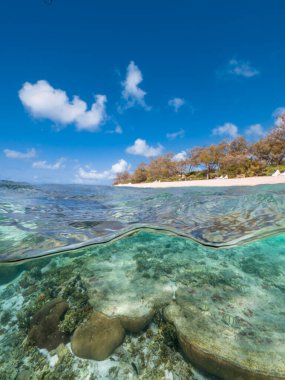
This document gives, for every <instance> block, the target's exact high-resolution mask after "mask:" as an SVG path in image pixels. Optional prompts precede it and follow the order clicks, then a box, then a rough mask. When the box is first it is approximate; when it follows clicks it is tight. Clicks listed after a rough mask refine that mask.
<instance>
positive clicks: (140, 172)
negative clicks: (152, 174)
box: [132, 162, 147, 183]
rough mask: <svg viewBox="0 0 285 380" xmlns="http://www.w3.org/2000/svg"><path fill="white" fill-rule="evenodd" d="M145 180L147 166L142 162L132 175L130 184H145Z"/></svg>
mask: <svg viewBox="0 0 285 380" xmlns="http://www.w3.org/2000/svg"><path fill="white" fill-rule="evenodd" d="M146 180H147V165H146V164H145V163H144V162H142V163H141V164H139V166H138V167H137V168H136V170H135V172H134V174H133V175H132V182H133V183H141V182H145V181H146Z"/></svg>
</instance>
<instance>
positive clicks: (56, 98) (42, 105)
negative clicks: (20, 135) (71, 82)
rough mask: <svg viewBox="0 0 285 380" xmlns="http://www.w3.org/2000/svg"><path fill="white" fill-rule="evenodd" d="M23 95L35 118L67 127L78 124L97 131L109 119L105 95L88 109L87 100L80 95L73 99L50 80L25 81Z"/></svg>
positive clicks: (80, 127)
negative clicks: (52, 84) (53, 85)
mask: <svg viewBox="0 0 285 380" xmlns="http://www.w3.org/2000/svg"><path fill="white" fill-rule="evenodd" d="M19 97H20V100H21V102H22V104H23V105H24V107H25V108H26V109H27V110H28V112H29V113H30V114H31V115H32V116H33V117H35V118H40V119H48V120H51V121H53V122H54V123H57V124H60V125H63V126H64V125H67V124H71V123H74V124H75V125H76V128H77V129H78V130H86V131H91V132H94V131H97V130H98V129H99V127H100V125H101V124H103V123H104V121H105V120H106V112H105V105H106V101H107V98H106V96H105V95H96V96H95V102H94V103H93V104H92V106H91V109H90V110H88V109H87V108H88V107H87V104H86V102H84V101H83V100H81V99H80V98H79V97H78V96H74V97H73V99H69V98H68V96H67V94H66V92H65V91H63V90H61V89H55V88H53V87H52V86H51V85H50V84H49V83H48V82H47V81H46V80H39V81H38V82H36V83H34V84H32V83H29V82H26V83H24V85H23V87H22V88H21V89H20V91H19Z"/></svg>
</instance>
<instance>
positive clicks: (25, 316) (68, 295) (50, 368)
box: [0, 230, 285, 379]
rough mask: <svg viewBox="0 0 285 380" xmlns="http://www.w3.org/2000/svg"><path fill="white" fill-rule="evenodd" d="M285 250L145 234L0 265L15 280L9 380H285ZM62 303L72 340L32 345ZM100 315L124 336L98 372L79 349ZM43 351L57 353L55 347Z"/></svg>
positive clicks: (2, 357) (5, 346)
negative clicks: (78, 333)
mask: <svg viewBox="0 0 285 380" xmlns="http://www.w3.org/2000/svg"><path fill="white" fill-rule="evenodd" d="M284 246H285V235H278V236H274V237H270V238H265V239H261V240H257V241H254V242H251V243H248V244H245V245H242V246H239V247H232V248H220V249H217V248H210V247H205V246H203V245H201V244H199V243H196V242H193V241H192V240H190V239H186V238H182V237H177V236H175V235H173V234H169V233H162V232H160V233H158V232H156V231H152V230H142V231H140V232H137V233H134V234H133V235H132V236H128V237H125V238H122V239H118V240H116V241H114V242H112V243H106V244H101V245H95V246H90V247H87V248H83V249H81V250H75V251H71V252H68V253H65V254H60V255H57V256H53V257H49V258H41V259H32V260H29V261H26V262H23V263H21V264H18V265H16V264H2V270H4V271H5V272H6V275H7V276H8V273H9V272H10V275H11V276H16V277H15V278H14V279H12V278H10V280H12V281H11V282H9V283H6V284H5V285H4V284H3V285H2V286H1V287H0V300H1V301H0V302H1V303H0V310H1V314H0V320H1V336H0V364H1V365H0V368H1V370H0V378H1V379H2V378H3V379H6V378H7V379H8V378H16V376H17V373H18V374H21V373H23V371H29V372H28V373H29V374H32V375H33V376H34V377H31V378H35V379H53V378H54V379H55V378H59V376H64V377H62V378H70V379H81V378H82V379H85V378H88V376H89V375H90V374H91V373H93V374H94V376H95V377H94V378H114V379H115V378H122V379H124V378H141V379H149V378H158V379H159V378H161V379H164V378H175V379H186V378H193V379H195V378H196V376H197V374H196V372H195V369H194V368H195V367H198V368H200V369H204V370H206V371H210V372H211V373H214V374H216V375H219V376H220V377H221V378H225V379H235V378H244V379H251V378H252V379H262V378H264V379H275V378H276V379H277V378H285V365H284V363H285V339H284V335H285V327H284V326H285V324H284V321H285V313H284V310H285V254H284V253H285V252H284ZM15 268H17V269H15ZM54 299H57V300H64V301H65V302H66V304H67V305H68V310H67V311H66V312H65V314H64V315H63V316H62V318H61V320H60V322H59V325H60V331H61V332H62V333H64V336H63V337H62V338H60V339H59V340H57V341H56V344H55V346H54V347H53V346H49V350H46V349H45V348H44V347H40V348H41V350H38V349H37V348H36V344H37V343H38V341H37V342H36V343H34V344H31V342H29V339H28V338H27V337H30V338H31V336H32V335H31V331H32V329H33V327H34V326H33V316H34V315H35V314H36V313H37V312H38V311H39V310H41V309H42V308H43V306H44V305H47V304H48V303H49V302H50V301H51V300H54ZM94 310H95V311H97V312H101V313H103V314H105V315H107V316H109V317H112V318H115V319H118V320H119V321H120V323H121V324H122V326H123V329H124V335H125V338H124V340H123V342H122V344H120V345H119V347H118V348H117V349H116V350H115V351H114V352H113V353H112V354H111V355H110V356H109V357H108V358H106V360H104V361H99V362H98V361H94V360H87V359H85V360H84V359H79V358H78V357H77V356H76V355H74V353H73V352H72V344H71V345H70V343H69V341H70V339H71V340H72V338H71V337H72V335H73V334H74V331H75V330H76V328H77V327H78V326H79V325H80V324H82V323H83V324H84V321H86V320H88V318H90V316H91V315H92V313H93V312H94ZM56 339H57V338H56ZM40 342H41V344H42V345H49V344H51V342H50V341H49V338H48V336H47V337H46V341H45V339H42V340H41V341H40ZM58 344H59V346H57V345H58ZM56 346H57V347H56ZM187 359H188V360H189V362H188V360H187ZM191 363H192V364H191ZM193 365H194V367H193ZM9 374H13V377H9ZM10 376H11V375H10ZM18 376H19V375H18ZM65 376H66V377H65ZM153 376H154V377H153ZM169 376H170V377H169ZM171 376H172V377H171ZM91 378H92V377H91Z"/></svg>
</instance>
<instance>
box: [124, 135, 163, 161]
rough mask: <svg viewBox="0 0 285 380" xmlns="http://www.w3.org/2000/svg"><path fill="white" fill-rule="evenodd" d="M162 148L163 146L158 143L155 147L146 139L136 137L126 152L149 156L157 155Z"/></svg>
mask: <svg viewBox="0 0 285 380" xmlns="http://www.w3.org/2000/svg"><path fill="white" fill-rule="evenodd" d="M163 149H164V148H163V146H162V145H160V144H158V146H157V147H153V146H150V145H148V144H147V142H146V140H142V139H136V141H135V142H134V144H133V145H131V146H129V147H128V148H127V149H126V152H127V153H130V154H134V155H137V156H144V157H147V158H149V157H155V156H159V155H160V154H161V153H162V151H163Z"/></svg>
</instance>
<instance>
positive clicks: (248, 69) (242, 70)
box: [226, 59, 260, 78]
mask: <svg viewBox="0 0 285 380" xmlns="http://www.w3.org/2000/svg"><path fill="white" fill-rule="evenodd" d="M226 71H227V73H228V74H230V75H235V76H241V77H244V78H251V77H254V76H256V75H258V74H260V72H259V70H257V69H256V68H255V67H253V66H252V65H251V64H250V62H249V61H240V60H237V59H231V60H230V61H229V63H228V66H227V70H226Z"/></svg>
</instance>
